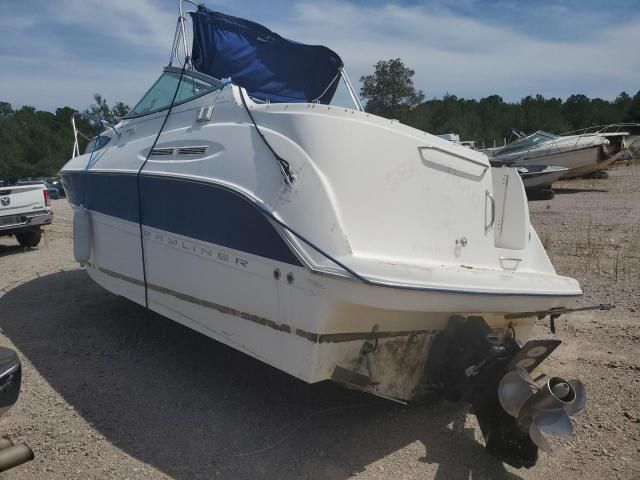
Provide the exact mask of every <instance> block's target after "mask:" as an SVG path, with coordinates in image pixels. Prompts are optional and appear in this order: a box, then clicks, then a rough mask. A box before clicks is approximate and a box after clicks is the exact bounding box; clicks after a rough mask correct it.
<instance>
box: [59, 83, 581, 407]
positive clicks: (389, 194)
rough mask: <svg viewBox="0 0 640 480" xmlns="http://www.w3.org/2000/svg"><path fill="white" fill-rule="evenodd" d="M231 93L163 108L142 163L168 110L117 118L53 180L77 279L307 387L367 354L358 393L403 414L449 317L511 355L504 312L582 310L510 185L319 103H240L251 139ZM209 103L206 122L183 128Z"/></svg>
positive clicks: (436, 143)
mask: <svg viewBox="0 0 640 480" xmlns="http://www.w3.org/2000/svg"><path fill="white" fill-rule="evenodd" d="M239 95H240V90H239V89H238V88H237V87H235V86H233V87H232V86H227V87H225V88H223V89H222V90H219V91H215V92H213V93H211V94H208V95H204V96H200V97H197V98H196V99H195V100H193V101H191V102H187V103H185V104H183V105H181V106H179V107H176V108H175V109H174V110H173V112H172V113H171V116H170V117H169V119H168V121H167V123H166V128H165V129H164V131H163V133H162V136H161V137H160V139H159V141H158V142H157V143H156V147H155V148H156V150H157V151H158V152H160V151H161V152H162V155H160V154H158V155H156V156H154V155H151V156H150V157H149V159H148V161H145V158H146V157H147V156H148V153H149V148H150V146H151V144H152V143H153V142H154V139H155V136H156V135H157V132H158V130H159V128H160V125H161V124H162V121H163V115H164V114H165V113H166V112H159V113H156V114H150V115H143V116H141V117H140V118H133V119H128V120H125V121H124V122H123V123H122V124H121V125H119V129H120V131H122V132H124V133H123V134H122V135H121V136H120V137H115V136H114V137H112V139H111V142H110V143H109V144H108V146H107V147H106V148H103V149H102V150H100V151H99V152H98V153H97V154H95V155H92V154H87V155H82V156H78V157H76V158H74V159H72V160H71V161H70V162H69V163H68V164H67V165H66V166H65V168H64V169H63V170H62V172H61V175H62V178H63V181H64V183H65V190H66V191H67V192H68V195H69V197H68V198H69V200H70V201H71V202H72V203H73V204H74V205H75V206H76V207H79V206H80V205H82V206H84V207H86V208H87V209H88V215H89V216H90V219H91V221H90V222H89V223H88V224H89V225H90V230H91V232H90V234H88V235H86V238H90V239H91V242H90V249H89V250H90V252H91V253H90V258H88V259H87V261H86V263H87V267H88V271H89V274H90V275H91V276H92V278H94V279H95V280H96V281H97V282H98V283H100V284H101V285H103V286H104V287H105V288H106V289H108V290H110V291H112V292H114V293H116V294H119V295H123V296H125V297H127V298H129V299H131V300H133V301H136V302H137V303H140V304H142V305H148V307H149V308H150V309H151V310H154V311H156V312H158V313H160V314H162V315H165V316H167V317H169V318H172V319H174V320H175V321H178V322H180V323H183V324H184V325H187V326H189V327H191V328H193V329H195V330H198V331H200V332H202V333H204V334H206V335H208V336H210V337H212V338H214V339H216V340H218V341H221V342H223V343H226V344H228V345H230V346H233V347H234V348H237V349H239V350H241V351H243V352H245V353H248V354H250V355H252V356H254V357H255V358H258V359H260V360H262V361H264V362H266V363H268V364H270V365H273V366H274V367H276V368H279V369H281V370H283V371H286V372H288V373H290V374H292V375H295V376H296V377H298V378H300V379H302V380H305V381H307V382H318V381H321V380H325V379H330V378H333V379H335V380H338V381H346V380H345V379H344V378H341V377H340V372H344V371H350V372H360V373H362V372H363V368H365V367H363V365H364V364H363V357H362V350H363V343H364V342H366V341H367V340H369V339H371V338H376V339H377V343H376V345H379V346H378V348H377V349H376V350H375V351H374V352H373V353H372V355H373V360H372V361H375V362H376V364H377V365H378V368H377V369H376V370H375V374H374V373H372V371H370V370H368V371H367V373H366V374H367V375H369V377H372V376H375V378H370V382H369V383H368V384H367V385H366V386H363V387H362V388H363V389H365V390H367V391H372V392H374V393H377V394H380V395H384V396H390V397H395V398H402V399H409V398H412V396H413V395H414V394H415V389H416V387H417V385H418V383H419V382H420V380H421V378H422V373H423V371H424V368H423V367H424V364H425V362H426V361H427V355H428V350H429V345H430V342H431V340H432V338H433V336H434V335H435V334H436V333H437V332H439V331H440V330H442V329H444V328H445V326H446V325H447V322H448V320H449V318H450V317H452V316H453V315H458V314H460V315H481V316H482V317H484V318H485V320H486V321H487V323H488V324H489V325H490V326H491V327H492V328H494V329H496V330H498V331H505V330H506V329H507V327H509V326H511V327H513V331H514V332H515V334H516V336H517V338H518V339H521V340H523V341H524V340H526V337H527V336H528V332H529V330H530V327H531V326H532V324H533V322H534V320H535V314H533V313H531V315H530V316H529V317H528V318H524V319H518V320H506V319H505V314H508V313H522V312H538V311H545V310H549V309H551V308H555V307H566V306H569V305H570V303H571V302H572V299H573V298H574V297H576V296H578V295H580V294H581V291H580V288H579V286H578V284H577V282H576V281H575V280H573V279H570V278H566V277H561V276H559V275H557V274H556V273H555V271H554V270H553V267H552V266H551V263H550V262H549V259H548V257H547V256H546V253H545V252H544V249H543V247H542V245H541V242H540V240H539V239H538V236H537V234H536V233H535V231H534V230H533V228H532V227H531V225H530V223H529V218H528V209H527V202H526V196H525V194H524V188H523V186H522V182H521V181H520V179H519V177H518V175H517V173H516V172H515V170H514V169H507V168H501V169H491V168H490V166H489V163H488V161H487V159H486V157H485V156H484V155H482V154H479V153H477V152H473V151H472V150H470V149H467V148H464V147H457V146H455V145H451V144H450V142H447V141H445V140H442V139H438V138H436V137H434V136H431V135H429V134H426V133H424V132H419V131H417V130H414V129H411V128H409V127H406V126H403V125H400V124H398V123H397V122H392V121H388V120H385V119H381V118H379V117H375V116H373V115H368V114H366V113H364V112H357V111H353V110H348V109H341V108H335V107H330V106H324V105H316V104H308V105H307V104H296V105H292V104H280V105H276V104H270V105H269V104H268V105H256V104H253V102H250V100H249V102H250V107H249V108H251V109H252V111H253V116H254V117H255V120H256V122H257V124H259V125H260V127H259V128H260V132H261V133H262V135H263V136H264V138H261V136H260V135H259V134H258V132H257V130H256V128H257V127H256V126H255V125H254V124H252V122H251V121H250V118H249V117H248V115H247V111H246V109H244V108H243V104H242V102H241V99H240V97H239ZM209 105H213V106H214V108H213V112H214V113H213V116H212V118H211V120H209V121H207V122H204V123H195V122H196V118H199V116H201V111H202V108H205V107H208V106H209ZM198 122H199V120H198ZM194 125H196V126H197V128H194ZM265 141H268V142H269V144H270V146H271V148H273V149H274V150H276V151H277V152H278V153H279V155H281V156H283V157H284V158H286V159H287V160H288V162H289V164H290V165H291V168H292V171H293V173H294V175H295V182H294V183H293V185H292V186H288V185H286V184H285V183H284V182H283V180H282V175H281V171H280V169H279V167H278V163H277V161H276V160H275V159H274V156H273V153H272V152H271V151H270V150H269V149H268V148H267V147H266V146H265ZM181 148H184V150H180V149H181ZM158 149H160V150H158ZM162 149H164V150H162ZM181 152H182V153H181ZM141 166H142V167H143V168H142V170H141V171H140V168H141ZM141 232H142V234H141ZM142 246H144V250H143V249H142ZM143 258H144V262H143ZM145 284H146V288H145ZM369 377H368V378H369ZM346 383H348V382H346Z"/></svg>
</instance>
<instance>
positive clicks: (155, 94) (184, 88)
mask: <svg viewBox="0 0 640 480" xmlns="http://www.w3.org/2000/svg"><path fill="white" fill-rule="evenodd" d="M179 81H180V74H179V73H173V72H164V73H163V74H162V75H161V76H160V78H159V79H158V80H157V81H156V83H155V84H154V85H153V87H151V89H149V91H148V92H147V93H146V94H145V96H144V97H142V100H140V101H139V102H138V104H137V105H136V106H135V107H134V109H133V110H131V112H129V115H128V116H131V117H135V116H137V115H144V114H145V113H149V112H152V111H155V110H160V109H162V108H165V107H168V106H169V104H170V103H171V99H172V98H173V95H174V93H175V91H176V87H178V82H179ZM215 88H216V87H214V86H213V85H210V84H208V83H206V82H203V81H202V80H199V79H197V78H194V77H190V76H189V74H188V73H185V74H184V76H183V77H182V81H181V82H180V86H179V88H178V94H177V95H176V103H178V102H182V101H184V100H187V99H189V98H191V97H195V96H197V95H200V94H202V93H206V92H208V91H211V90H215Z"/></svg>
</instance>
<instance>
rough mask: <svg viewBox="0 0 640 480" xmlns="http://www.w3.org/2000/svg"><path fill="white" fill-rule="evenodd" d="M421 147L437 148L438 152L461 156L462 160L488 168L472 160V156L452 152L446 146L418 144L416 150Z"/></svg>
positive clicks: (427, 148) (421, 148)
mask: <svg viewBox="0 0 640 480" xmlns="http://www.w3.org/2000/svg"><path fill="white" fill-rule="evenodd" d="M423 149H426V150H438V151H439V152H443V153H446V154H448V155H452V156H454V157H458V158H461V159H462V160H466V161H467V162H469V163H473V164H475V165H479V166H481V167H483V168H484V169H485V170H486V169H487V168H489V167H488V166H487V165H485V164H484V163H482V162H479V161H477V160H474V159H473V158H469V157H467V156H465V155H462V154H461V153H458V152H454V151H453V150H449V149H448V148H442V147H439V146H438V145H420V146H419V147H418V150H423Z"/></svg>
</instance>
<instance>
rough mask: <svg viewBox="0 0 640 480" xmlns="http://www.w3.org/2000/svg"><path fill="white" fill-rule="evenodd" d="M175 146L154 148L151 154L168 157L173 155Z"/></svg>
mask: <svg viewBox="0 0 640 480" xmlns="http://www.w3.org/2000/svg"><path fill="white" fill-rule="evenodd" d="M173 150H174V149H173V148H154V149H153V150H151V155H155V156H156V157H166V156H167V155H173Z"/></svg>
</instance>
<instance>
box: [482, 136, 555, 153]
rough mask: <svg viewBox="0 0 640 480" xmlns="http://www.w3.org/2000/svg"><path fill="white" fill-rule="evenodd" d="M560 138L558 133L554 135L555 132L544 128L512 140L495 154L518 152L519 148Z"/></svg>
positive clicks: (534, 145)
mask: <svg viewBox="0 0 640 480" xmlns="http://www.w3.org/2000/svg"><path fill="white" fill-rule="evenodd" d="M556 138H558V135H554V134H553V133H549V132H544V131H542V130H538V131H537V132H536V133H532V134H531V135H529V136H528V137H524V138H521V139H519V140H516V141H515V142H511V143H510V144H509V145H507V146H506V147H504V148H503V149H501V150H500V151H499V152H497V153H496V154H495V155H494V156H496V157H497V156H499V155H502V154H505V153H511V152H516V151H518V150H526V149H530V148H534V147H537V146H538V145H540V144H543V143H546V142H550V141H551V140H555V139H556Z"/></svg>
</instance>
